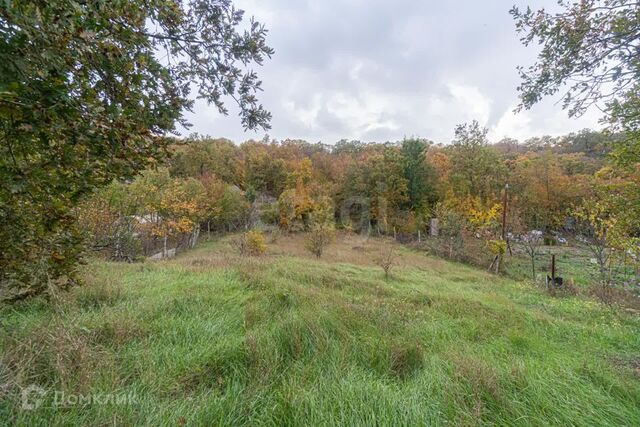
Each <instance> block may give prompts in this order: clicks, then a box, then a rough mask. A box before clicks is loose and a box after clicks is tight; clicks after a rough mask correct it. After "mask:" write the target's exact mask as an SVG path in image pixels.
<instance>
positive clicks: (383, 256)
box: [376, 245, 396, 279]
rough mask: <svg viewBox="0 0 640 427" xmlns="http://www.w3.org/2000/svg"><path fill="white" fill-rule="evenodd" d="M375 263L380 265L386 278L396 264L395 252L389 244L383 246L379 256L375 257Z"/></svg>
mask: <svg viewBox="0 0 640 427" xmlns="http://www.w3.org/2000/svg"><path fill="white" fill-rule="evenodd" d="M376 265H378V266H380V267H382V270H383V271H384V277H385V278H386V279H388V278H389V276H390V275H391V269H392V268H393V267H394V266H395V265H396V253H395V250H394V248H393V246H391V245H387V246H385V247H383V248H382V249H381V251H380V256H379V257H378V259H376Z"/></svg>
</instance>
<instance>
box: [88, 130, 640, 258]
mask: <svg viewBox="0 0 640 427" xmlns="http://www.w3.org/2000/svg"><path fill="white" fill-rule="evenodd" d="M620 140H621V136H620V135H617V134H607V133H604V132H595V131H589V130H584V131H582V132H579V133H575V134H570V135H566V136H563V137H555V138H552V137H542V138H532V139H529V140H527V141H525V142H524V143H518V142H517V141H514V140H510V139H505V140H503V141H500V142H498V143H495V144H491V143H490V142H489V140H488V138H487V129H485V128H483V127H481V126H480V125H479V124H478V123H477V122H472V123H470V124H464V125H460V126H458V127H457V128H456V129H455V137H454V139H453V141H452V142H451V143H450V144H446V145H443V144H435V143H433V142H431V141H428V140H426V139H419V138H407V139H404V140H402V141H399V142H387V143H362V142H360V141H346V140H343V141H339V142H338V143H336V144H334V145H326V144H321V143H315V144H314V143H308V142H305V141H300V140H284V141H273V140H269V139H268V138H265V139H264V140H262V141H247V142H245V143H243V144H240V145H236V144H234V143H233V142H231V141H229V140H226V139H214V138H209V137H203V136H197V135H195V136H193V137H191V138H189V139H187V140H176V141H173V144H172V145H171V152H172V154H171V156H170V159H169V160H168V162H167V163H166V164H165V165H163V166H161V167H158V168H155V169H149V170H147V171H145V172H144V173H143V174H142V175H141V176H140V177H138V178H136V179H134V180H132V181H124V182H123V181H119V182H114V183H112V184H111V185H109V186H107V187H105V188H103V189H101V190H100V191H98V192H97V193H96V194H94V195H93V196H92V197H90V198H88V199H87V200H86V201H85V202H84V203H82V204H81V205H80V206H79V207H78V217H79V218H80V222H81V225H82V228H83V230H85V232H86V233H87V234H88V235H89V236H91V237H90V240H91V244H92V246H93V247H94V248H95V249H98V250H101V251H103V252H104V253H106V254H107V256H108V257H110V258H112V259H123V260H132V259H135V258H136V257H138V256H140V255H141V254H147V255H149V254H151V253H152V252H154V251H156V252H157V251H159V250H166V248H167V240H169V242H170V243H169V245H170V246H175V245H177V244H179V242H180V241H182V242H183V244H184V245H187V246H189V245H192V244H193V243H194V242H195V239H196V238H197V236H198V235H199V234H200V233H201V232H208V233H212V232H229V231H234V230H246V229H250V228H252V227H255V226H258V227H272V228H273V227H278V228H279V229H280V230H283V231H286V232H296V231H317V230H318V229H327V230H332V229H335V228H341V229H346V230H351V231H354V232H358V233H366V234H375V235H416V234H418V233H422V234H423V235H424V234H426V233H427V232H428V229H429V225H430V220H431V218H438V220H439V234H440V235H441V236H444V237H447V238H446V239H445V246H446V249H445V250H443V254H445V255H449V256H453V254H454V253H455V252H456V250H457V249H456V248H457V242H458V241H459V240H458V239H459V238H461V236H464V235H473V236H475V237H476V238H478V239H480V240H483V241H485V242H486V243H487V248H488V249H487V250H488V251H496V252H503V251H504V250H505V249H506V248H505V247H504V245H503V244H499V243H498V241H499V240H500V235H501V218H502V209H503V199H504V191H505V186H506V185H507V184H508V186H509V187H508V215H507V220H508V221H507V231H508V232H509V233H510V234H512V235H513V236H514V238H515V239H518V238H519V236H526V235H527V233H531V232H533V231H536V232H540V236H541V239H545V238H546V239H551V238H552V237H553V234H554V233H557V232H562V233H567V234H570V235H580V236H582V237H583V238H585V239H591V240H597V239H603V240H604V243H603V244H604V246H605V247H606V248H607V249H611V250H617V251H618V252H621V253H629V254H631V255H633V256H634V257H635V256H637V254H638V236H640V221H639V219H640V185H639V184H640V171H638V169H625V168H620V167H613V165H612V163H611V161H610V158H609V156H608V153H609V152H610V151H611V150H612V148H614V147H615V144H617V143H618V141H620Z"/></svg>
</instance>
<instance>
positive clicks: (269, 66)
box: [188, 0, 599, 144]
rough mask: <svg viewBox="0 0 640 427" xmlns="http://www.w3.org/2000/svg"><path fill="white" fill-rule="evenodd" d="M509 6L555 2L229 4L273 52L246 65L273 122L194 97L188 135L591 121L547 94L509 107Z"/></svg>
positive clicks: (513, 39)
mask: <svg viewBox="0 0 640 427" xmlns="http://www.w3.org/2000/svg"><path fill="white" fill-rule="evenodd" d="M514 3H515V4H517V5H521V6H526V5H530V6H531V7H532V8H539V7H541V6H544V7H547V8H551V9H553V8H555V4H556V1H555V0H546V1H545V0H529V1H527V0H524V1H516V0H490V1H479V0H458V1H442V0H423V1H418V0H413V1H411V0H395V1H389V0H236V1H235V4H236V5H237V7H239V8H241V9H244V10H245V11H246V13H247V18H248V17H249V16H250V15H253V16H255V18H256V19H257V20H258V21H260V22H263V23H265V24H266V26H267V28H268V29H269V34H268V44H269V45H270V46H272V47H273V48H274V49H275V51H276V52H275V55H274V56H273V58H272V59H271V60H268V61H267V62H266V63H265V65H264V66H263V67H257V68H256V70H257V71H258V73H259V75H260V77H261V79H262V81H263V89H264V92H263V93H261V94H260V100H261V101H262V103H263V104H264V105H265V107H266V108H267V109H268V110H269V111H271V113H272V114H273V120H272V123H271V124H272V129H271V130H269V131H268V132H264V131H260V132H244V131H243V129H242V127H241V126H240V121H239V118H238V117H237V116H236V115H235V114H234V110H233V109H231V111H232V113H231V114H230V115H229V116H228V117H224V116H221V115H220V114H218V112H217V111H216V110H215V109H214V108H212V107H209V106H207V105H206V103H202V102H198V103H197V104H196V109H195V114H192V115H189V116H188V118H189V120H190V121H191V123H193V125H194V126H193V128H191V129H190V131H194V132H198V133H201V134H208V135H211V136H214V137H226V138H229V139H231V140H233V141H236V142H242V141H244V140H247V139H251V138H254V139H260V138H262V137H263V136H264V135H265V133H268V134H269V136H271V137H272V138H275V139H278V140H281V139H286V138H294V139H305V140H307V141H309V142H317V141H322V142H324V143H329V144H332V143H334V142H336V141H338V140H340V139H342V138H346V139H358V140H361V141H380V142H383V141H395V140H399V139H402V138H403V137H405V136H417V137H422V138H428V139H431V140H433V141H435V142H441V143H448V142H450V141H451V139H452V136H453V129H454V127H455V125H456V124H459V123H463V122H467V121H471V120H473V119H476V120H478V121H479V122H480V123H481V124H483V125H485V126H486V127H488V128H489V129H490V134H489V136H490V138H491V139H492V140H494V141H497V140H499V139H501V138H502V137H505V136H510V137H513V138H517V139H520V140H524V139H526V138H529V137H531V136H541V135H560V134H565V133H568V132H572V131H578V130H580V129H583V128H586V127H590V128H598V127H599V126H598V123H597V122H598V118H599V114H598V113H597V112H596V111H591V112H589V113H588V114H587V115H586V116H584V117H581V118H580V119H570V118H568V117H567V114H566V112H565V111H563V110H562V109H561V107H560V105H559V104H556V102H557V99H548V100H545V101H544V102H543V103H541V104H539V105H536V106H535V107H534V108H533V109H532V110H530V111H526V112H522V113H519V114H514V113H513V109H514V107H515V105H516V104H517V102H518V101H517V92H516V87H517V85H518V74H517V71H516V67H517V65H530V64H531V63H533V61H534V59H535V55H536V48H532V47H529V48H525V47H524V46H522V45H521V43H520V41H519V40H518V35H517V34H516V32H515V25H514V21H513V19H512V17H511V16H510V15H509V13H508V11H509V9H510V8H511V6H512V5H513V4H514ZM228 104H229V106H230V107H231V103H228Z"/></svg>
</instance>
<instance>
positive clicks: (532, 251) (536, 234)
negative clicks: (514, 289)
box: [520, 230, 544, 282]
mask: <svg viewBox="0 0 640 427" xmlns="http://www.w3.org/2000/svg"><path fill="white" fill-rule="evenodd" d="M543 241H544V240H543V238H542V232H541V231H539V230H531V231H529V232H527V233H524V234H523V235H521V236H520V244H521V245H522V248H523V249H524V251H525V252H526V254H527V255H529V258H531V279H532V280H533V281H534V282H535V280H536V256H537V255H538V253H539V251H540V247H542V243H543Z"/></svg>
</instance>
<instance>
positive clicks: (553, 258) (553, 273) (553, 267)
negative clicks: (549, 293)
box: [551, 254, 556, 286]
mask: <svg viewBox="0 0 640 427" xmlns="http://www.w3.org/2000/svg"><path fill="white" fill-rule="evenodd" d="M555 285H556V255H555V254H553V255H551V286H555Z"/></svg>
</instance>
